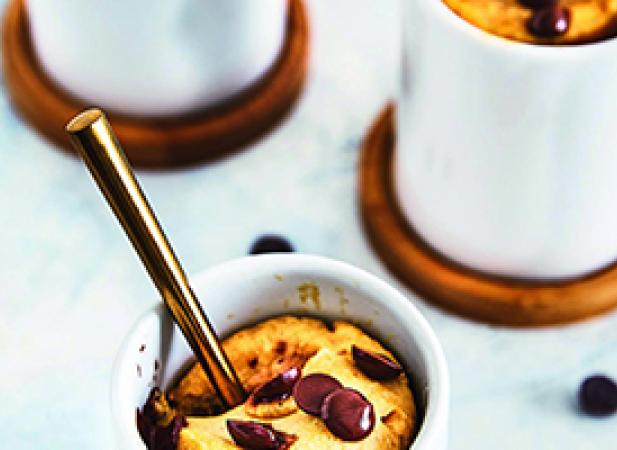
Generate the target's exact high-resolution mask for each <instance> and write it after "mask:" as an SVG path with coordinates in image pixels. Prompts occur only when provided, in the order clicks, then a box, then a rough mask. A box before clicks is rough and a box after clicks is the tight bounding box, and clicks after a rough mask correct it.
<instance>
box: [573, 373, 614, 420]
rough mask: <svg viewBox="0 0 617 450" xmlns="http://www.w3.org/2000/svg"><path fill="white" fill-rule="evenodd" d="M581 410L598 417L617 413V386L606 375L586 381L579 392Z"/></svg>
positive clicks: (591, 377) (596, 376) (595, 376)
mask: <svg viewBox="0 0 617 450" xmlns="http://www.w3.org/2000/svg"><path fill="white" fill-rule="evenodd" d="M578 402H579V405H580V407H581V409H582V410H583V411H584V412H585V413H587V414H589V415H591V416H596V417H604V416H610V415H612V414H615V413H616V412H617V384H616V383H615V381H613V380H612V379H610V378H609V377H607V376H604V375H593V376H590V377H588V378H587V379H585V381H583V383H582V384H581V386H580V388H579V391H578Z"/></svg>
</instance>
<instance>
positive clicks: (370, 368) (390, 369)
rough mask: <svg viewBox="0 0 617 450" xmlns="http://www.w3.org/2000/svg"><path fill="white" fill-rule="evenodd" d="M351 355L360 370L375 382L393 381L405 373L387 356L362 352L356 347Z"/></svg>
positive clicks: (352, 349)
mask: <svg viewBox="0 0 617 450" xmlns="http://www.w3.org/2000/svg"><path fill="white" fill-rule="evenodd" d="M351 354H352V356H353V360H354V362H355V363H356V366H358V369H360V370H361V371H362V373H363V374H364V375H366V376H367V377H369V378H372V379H373V380H379V381H388V380H393V379H395V378H396V377H398V376H399V375H400V374H401V373H403V368H402V367H401V366H400V364H399V363H397V362H396V361H393V360H391V359H390V358H388V357H387V356H385V355H380V354H377V353H373V352H369V351H368V350H362V349H361V348H358V347H356V346H355V345H353V346H352V347H351Z"/></svg>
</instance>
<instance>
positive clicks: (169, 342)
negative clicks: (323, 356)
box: [111, 254, 449, 450]
mask: <svg viewBox="0 0 617 450" xmlns="http://www.w3.org/2000/svg"><path fill="white" fill-rule="evenodd" d="M307 282H311V283H314V284H316V285H317V286H318V287H319V290H320V300H321V301H320V302H319V304H318V305H316V304H314V303H310V302H309V303H303V302H302V301H301V300H300V299H299V296H298V286H300V285H301V284H303V283H307ZM192 285H193V288H194V289H195V291H196V293H197V295H198V297H199V298H200V299H201V301H202V304H203V307H204V309H205V311H206V312H207V314H208V316H209V318H210V319H211V322H212V323H213V326H214V327H215V328H216V330H217V332H218V333H219V334H220V335H222V336H225V335H227V334H229V333H231V332H233V331H234V330H237V329H238V328H240V327H243V326H247V325H251V324H254V323H256V322H258V321H260V320H263V319H266V318H268V317H272V316H276V315H281V314H297V315H307V314H308V315H311V316H315V317H322V318H325V319H343V320H349V321H357V322H360V323H363V324H369V323H370V325H369V326H368V327H365V329H366V331H368V332H369V333H371V334H373V335H374V336H375V337H376V338H378V339H380V340H381V341H382V342H387V345H388V346H389V347H390V348H391V349H392V350H393V351H394V353H395V354H396V355H397V357H398V358H399V360H400V361H401V362H402V363H403V364H404V366H405V367H406V369H407V371H408V373H410V379H411V381H412V383H413V385H414V390H415V392H416V401H417V403H418V409H419V411H420V412H421V414H422V416H421V419H420V420H421V424H420V428H419V432H418V435H417V437H416V439H415V441H414V443H413V444H412V446H411V448H413V449H414V450H445V449H446V440H447V435H448V415H449V382H448V371H447V366H446V362H445V359H444V356H443V352H442V350H441V347H440V344H439V342H438V341H437V338H436V337H435V334H434V333H433V331H432V330H431V328H430V326H429V325H428V323H427V322H426V320H425V319H424V318H423V317H422V316H421V315H420V313H419V312H418V310H417V309H416V308H415V307H414V306H413V305H412V304H411V303H410V302H409V300H407V299H406V298H405V297H404V296H403V295H401V294H400V293H399V292H397V291H396V290H395V289H393V288H392V287H390V286H388V285H387V284H386V283H385V282H383V281H381V280H379V279H378V278H376V277H375V276H373V275H370V274H369V273H367V272H364V271H362V270H360V269H357V268H355V267H352V266H350V265H347V264H344V263H341V262H337V261H332V260H329V259H325V258H321V257H316V256H308V255H298V254H293V255H292V254H289V255H265V256H252V257H246V258H242V259H238V260H235V261H231V262H228V263H225V264H222V265H219V266H216V267H214V268H212V269H209V270H207V271H205V272H203V273H202V274H200V275H199V276H197V277H195V278H194V279H193V281H192ZM343 298H344V299H347V300H346V301H343V300H342V299H343ZM140 350H141V351H140ZM191 358H192V353H191V350H190V349H189V347H188V346H187V344H186V342H185V340H184V338H183V336H182V335H181V332H180V331H179V329H178V328H177V327H176V326H175V325H173V324H172V322H171V319H170V318H169V316H168V314H167V313H166V312H165V310H164V307H163V305H159V306H158V307H156V308H154V309H153V310H151V311H149V312H148V313H147V314H145V315H144V316H143V317H142V318H141V319H140V320H139V321H138V322H137V324H136V325H135V327H134V328H133V329H132V330H131V331H130V333H129V335H128V337H127V338H126V340H125V342H124V344H123V346H122V349H121V350H120V353H119V356H118V358H117V360H116V364H115V367H114V374H113V381H112V392H111V394H112V413H113V418H114V420H115V425H116V429H117V431H118V438H119V442H120V448H123V449H131V450H138V449H139V450H143V449H144V445H143V444H142V442H141V439H140V438H139V435H138V433H137V429H136V425H135V409H136V408H137V407H141V406H142V405H143V404H144V402H145V400H146V398H147V395H148V393H149V391H150V389H151V388H152V387H153V386H154V385H155V384H156V385H158V386H161V387H162V388H163V389H166V388H167V387H169V384H170V382H171V381H173V380H174V378H175V377H177V376H178V373H179V372H180V370H181V368H183V367H185V366H186V363H187V361H189V360H191ZM155 361H158V363H157V367H159V370H155ZM137 367H139V369H137ZM138 371H139V373H138Z"/></svg>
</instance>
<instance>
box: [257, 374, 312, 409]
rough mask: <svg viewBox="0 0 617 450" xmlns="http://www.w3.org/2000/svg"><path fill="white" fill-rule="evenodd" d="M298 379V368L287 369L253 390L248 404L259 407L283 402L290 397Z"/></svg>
mask: <svg viewBox="0 0 617 450" xmlns="http://www.w3.org/2000/svg"><path fill="white" fill-rule="evenodd" d="M299 379H300V368H298V367H292V368H291V369H287V370H286V371H285V372H283V373H281V374H279V375H277V376H276V377H274V378H273V379H271V380H270V381H268V382H267V383H265V384H262V385H261V386H259V387H258V388H257V389H255V392H253V394H252V395H251V398H250V402H251V403H252V404H253V405H259V404H262V403H274V402H278V401H282V400H285V399H287V398H289V397H290V396H291V391H292V389H293V387H294V385H295V384H296V383H297V382H298V380H299Z"/></svg>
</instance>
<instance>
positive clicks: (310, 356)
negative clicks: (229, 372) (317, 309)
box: [168, 316, 416, 450]
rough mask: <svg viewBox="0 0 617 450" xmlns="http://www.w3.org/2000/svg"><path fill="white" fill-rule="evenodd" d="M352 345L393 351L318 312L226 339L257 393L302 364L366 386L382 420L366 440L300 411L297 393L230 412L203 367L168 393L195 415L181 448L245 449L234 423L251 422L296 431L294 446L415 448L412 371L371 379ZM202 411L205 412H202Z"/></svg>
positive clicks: (305, 370)
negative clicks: (230, 425)
mask: <svg viewBox="0 0 617 450" xmlns="http://www.w3.org/2000/svg"><path fill="white" fill-rule="evenodd" d="M352 345H355V346H357V347H360V348H362V349H365V350H368V351H371V352H375V353H378V354H382V355H386V356H387V357H389V358H393V356H392V355H391V354H390V353H389V352H388V351H387V350H385V349H384V348H383V347H382V346H381V345H380V344H379V343H378V342H377V341H375V340H374V339H372V338H371V337H369V336H368V335H366V334H365V333H364V332H362V331H361V330H360V329H359V328H357V327H355V326H354V325H351V324H349V323H346V322H335V323H334V324H333V328H332V329H330V328H328V327H327V326H326V325H325V324H324V323H323V322H321V321H319V320H315V319H311V318H298V317H291V316H284V317H278V318H275V319H271V320H268V321H265V322H262V323H260V324H258V325H256V326H254V327H251V328H247V329H245V330H242V331H240V332H238V333H236V334H234V335H232V336H231V337H229V338H228V339H226V340H225V341H224V343H223V346H224V348H225V351H226V352H227V354H228V355H229V358H230V360H231V362H232V364H233V366H234V367H235V368H236V371H237V373H238V376H239V378H240V380H241V381H242V383H243V385H244V386H245V388H246V389H247V391H249V392H252V391H254V390H255V389H256V388H257V387H259V386H261V385H263V384H264V383H266V382H268V381H269V380H271V379H273V378H274V377H276V376H277V375H278V374H280V373H283V372H284V371H286V370H288V369H290V368H292V367H301V368H302V369H301V371H302V376H303V377H305V376H307V375H309V374H315V373H323V374H328V375H330V376H332V377H334V378H336V379H337V380H338V381H340V383H341V384H342V385H344V386H345V387H348V388H352V389H355V390H357V391H358V392H360V393H361V394H362V395H363V396H364V397H366V399H367V400H368V401H370V403H371V404H372V405H373V408H374V412H375V419H376V420H375V425H374V428H373V430H372V432H371V433H370V434H369V435H368V436H367V437H366V438H364V439H363V440H361V441H358V442H346V441H342V440H340V439H339V438H337V437H336V436H334V435H333V434H332V433H331V432H330V431H329V430H328V428H327V427H326V426H325V425H324V422H323V421H322V420H321V419H320V418H319V417H315V416H312V415H310V414H307V413H305V412H304V411H302V410H300V409H299V408H298V406H297V405H296V403H295V400H294V398H293V397H289V398H287V399H285V400H282V401H278V402H275V403H266V404H258V405H253V404H251V402H250V401H247V402H246V403H245V404H243V405H240V406H238V407H236V408H234V409H232V410H230V411H227V412H225V413H224V414H218V415H210V416H202V414H217V413H218V412H220V404H219V403H218V401H217V399H216V396H215V394H214V391H213V388H212V386H211V385H210V383H209V381H208V380H207V378H206V376H205V374H204V373H203V371H202V369H201V367H200V366H199V365H195V366H194V367H192V369H191V370H190V371H189V372H188V374H187V375H186V376H185V377H184V378H183V379H182V380H181V381H180V382H179V384H178V385H177V387H176V388H174V389H172V390H171V391H170V392H169V394H168V396H169V400H170V403H171V404H172V405H174V407H175V409H176V410H177V411H180V412H182V413H183V414H185V415H186V416H187V420H188V426H187V427H185V428H183V429H182V431H181V434H180V438H179V444H178V449H179V450H209V449H237V448H240V447H238V446H237V445H236V444H235V443H234V441H233V440H232V438H231V437H230V435H229V432H228V429H227V427H226V421H227V420H228V419H232V420H243V421H256V422H260V423H264V424H271V425H272V427H273V428H274V429H276V430H279V431H281V432H284V433H289V434H292V435H294V436H296V438H297V439H296V441H295V442H294V443H293V444H292V445H291V449H292V450H309V449H315V450H317V449H319V450H327V449H354V448H358V449H359V448H362V449H366V450H370V449H379V450H388V449H392V450H396V449H407V448H408V446H409V444H410V441H411V438H412V434H413V430H414V424H415V420H416V411H415V405H414V399H413V396H412V392H411V390H410V388H409V384H408V379H407V377H406V375H405V374H404V373H403V374H400V375H399V376H398V377H396V378H395V379H393V380H390V381H376V380H373V379H371V378H368V377H367V376H366V375H364V373H363V372H362V371H361V370H359V369H358V367H357V366H356V365H355V364H354V360H353V357H352ZM195 414H199V415H200V416H196V415H195Z"/></svg>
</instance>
